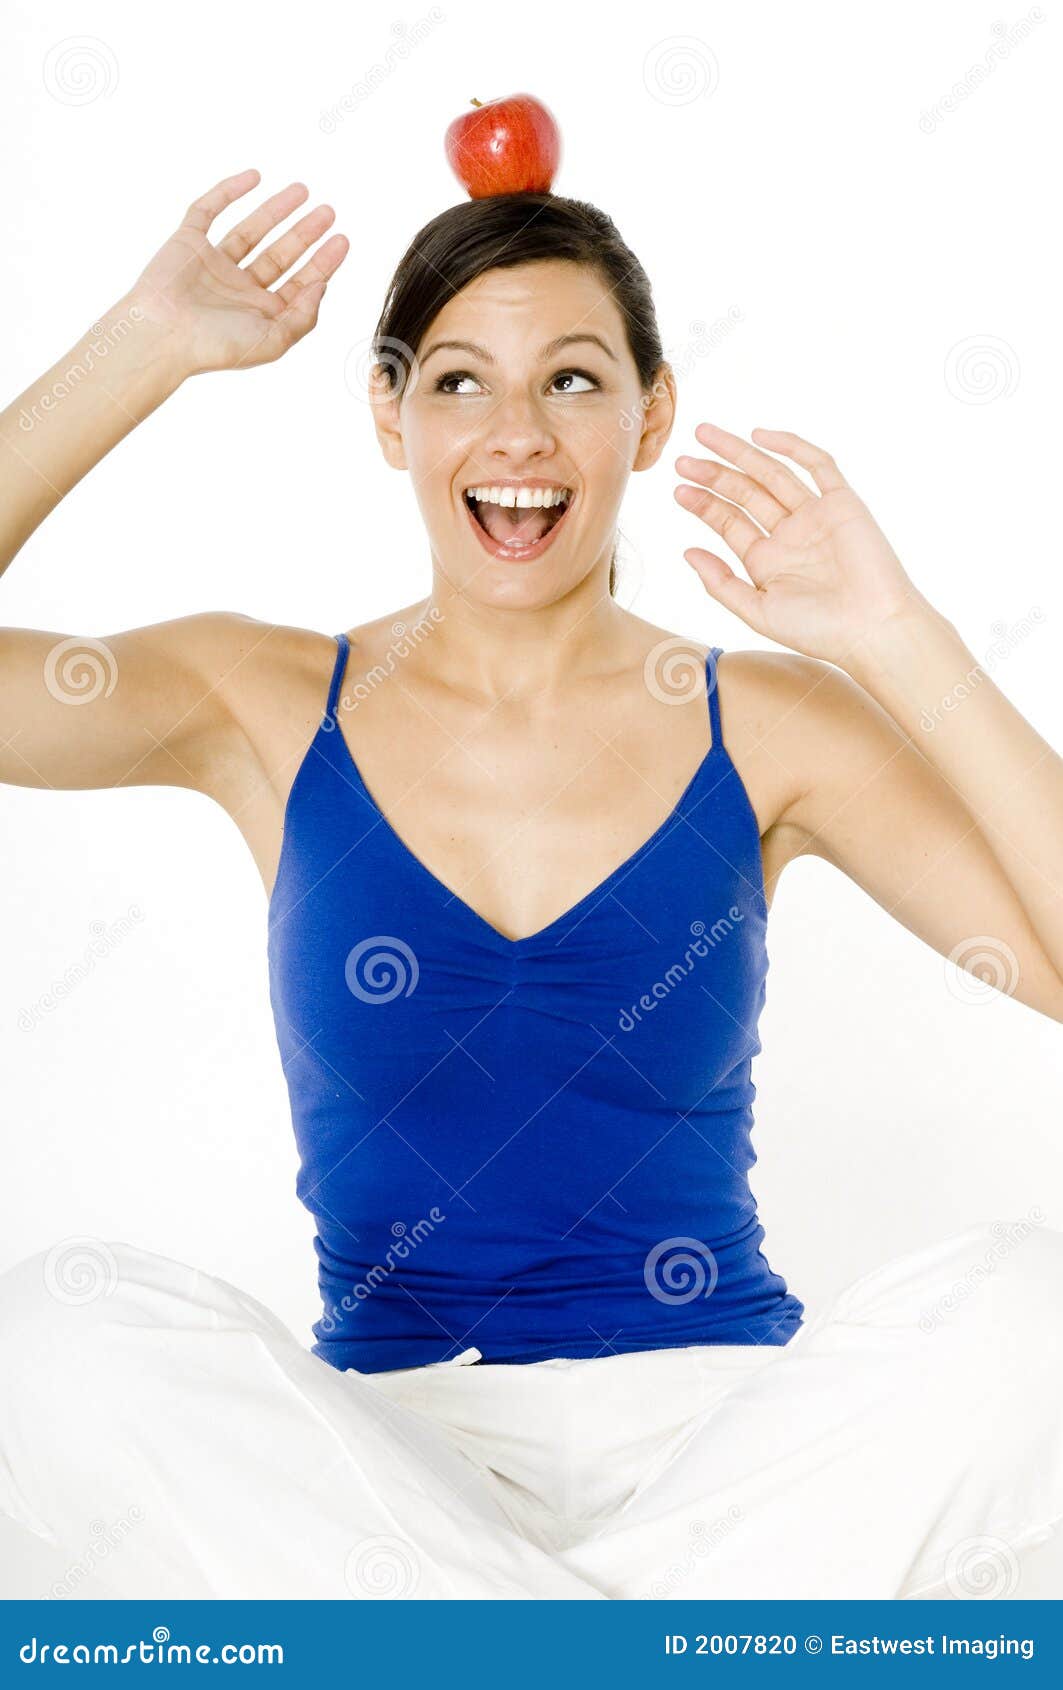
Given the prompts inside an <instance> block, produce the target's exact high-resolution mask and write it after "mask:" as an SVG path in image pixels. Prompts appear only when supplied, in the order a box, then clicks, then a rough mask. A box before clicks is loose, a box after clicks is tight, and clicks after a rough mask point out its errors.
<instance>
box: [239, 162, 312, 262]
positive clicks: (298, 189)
mask: <svg viewBox="0 0 1063 1690" xmlns="http://www.w3.org/2000/svg"><path fill="white" fill-rule="evenodd" d="M309 197H310V189H309V188H308V187H307V186H306V184H305V182H289V184H288V186H287V187H286V188H282V189H281V191H280V193H279V194H271V195H270V197H269V199H268V200H264V201H263V203H262V204H261V205H260V206H259V207H258V210H257V211H252V212H251V214H250V216H248V217H245V218H244V220H243V222H242V223H237V225H236V227H235V229H230V230H229V233H228V234H227V235H226V236H225V239H224V240H221V241H219V242H218V251H219V252H223V253H224V254H225V256H226V258H231V259H232V261H233V263H234V264H239V263H240V261H241V259H243V258H246V257H247V255H248V253H249V252H253V251H254V249H255V247H256V246H257V245H258V243H259V241H261V240H264V239H265V237H266V236H267V235H268V234H269V232H270V230H271V229H275V228H276V227H277V224H278V223H283V222H284V219H285V218H286V217H287V216H288V214H289V212H292V211H294V210H295V208H296V206H297V205H302V203H303V201H304V200H305V199H309Z"/></svg>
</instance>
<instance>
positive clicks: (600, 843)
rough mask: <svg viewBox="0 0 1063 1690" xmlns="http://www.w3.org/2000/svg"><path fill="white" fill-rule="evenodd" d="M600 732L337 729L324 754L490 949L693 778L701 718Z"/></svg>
mask: <svg viewBox="0 0 1063 1690" xmlns="http://www.w3.org/2000/svg"><path fill="white" fill-rule="evenodd" d="M674 715H675V713H674V712H668V713H667V714H666V717H665V719H664V720H662V721H659V720H657V719H654V720H653V722H652V723H651V724H647V723H645V722H644V723H642V724H632V725H629V726H627V727H621V728H619V729H618V728H616V727H615V726H614V727H613V728H612V731H611V733H609V734H608V735H607V733H606V731H605V729H604V726H600V725H599V724H598V723H597V722H596V721H595V720H594V717H593V714H592V713H590V712H588V713H586V714H585V715H584V717H583V719H581V720H579V721H571V720H570V721H568V722H566V723H565V724H564V725H563V726H556V727H552V728H549V727H544V726H542V725H536V724H535V723H532V722H528V723H524V724H522V723H520V722H519V721H514V720H513V719H507V720H505V721H494V720H491V719H490V718H488V719H486V720H484V721H482V722H481V723H479V724H478V725H477V726H476V727H475V728H474V729H473V731H472V732H466V733H465V734H464V735H463V736H462V737H461V738H457V737H455V736H453V735H452V734H450V733H449V732H448V731H447V730H446V729H445V728H444V727H442V726H441V725H440V724H433V725H432V726H431V728H426V727H425V726H424V725H423V724H422V726H421V731H420V732H413V731H411V729H412V724H407V725H406V731H404V732H403V731H401V730H397V729H396V727H394V726H392V725H391V724H390V723H387V722H385V721H383V720H382V719H380V718H378V719H377V720H375V721H374V720H370V719H369V718H368V717H365V718H363V719H362V720H360V721H359V720H357V719H356V720H354V721H351V720H342V719H341V721H340V723H339V732H340V735H341V736H342V743H337V744H336V746H335V747H334V749H335V750H336V752H337V753H338V754H339V758H340V762H341V764H342V763H343V762H345V761H348V762H349V765H350V771H351V773H352V775H353V777H354V778H355V779H356V781H357V783H358V784H359V786H360V787H361V788H362V790H363V792H364V794H365V795H366V797H367V798H368V799H369V800H370V801H371V804H372V807H373V810H374V812H375V814H376V815H377V816H379V818H380V825H381V826H382V827H384V828H386V829H387V831H388V832H389V833H390V834H391V835H393V836H394V839H395V840H396V842H397V844H398V846H400V847H401V849H402V850H403V851H405V852H406V853H408V854H409V856H410V857H411V858H414V859H416V860H417V862H418V863H419V864H420V865H421V866H422V867H423V868H425V869H426V870H428V871H429V872H430V873H431V874H432V876H433V877H434V878H435V879H437V880H438V881H439V882H440V883H441V884H443V885H444V886H445V887H447V888H448V889H449V890H450V891H451V892H453V893H455V894H456V895H457V896H458V897H459V898H460V899H461V900H462V901H463V902H464V903H465V904H467V905H469V906H470V907H471V908H472V909H473V910H475V911H476V912H477V913H478V915H479V916H480V918H481V919H482V920H483V921H484V922H485V923H487V924H488V925H489V926H491V927H493V928H494V929H496V930H497V931H498V932H499V933H500V934H501V935H502V936H504V937H506V938H508V939H510V940H516V939H519V938H521V937H522V936H525V935H530V934H533V933H536V932H538V931H539V930H541V929H542V928H543V927H545V926H547V925H548V924H549V923H550V922H552V921H554V920H555V919H556V918H557V917H559V916H560V915H562V914H563V913H564V912H566V911H568V910H569V909H571V908H572V907H573V906H574V905H575V904H577V903H578V902H579V901H580V900H581V899H582V898H584V897H585V896H586V895H587V894H588V893H590V892H592V891H593V890H594V889H595V888H597V887H599V886H600V885H601V884H602V883H603V882H605V881H607V880H608V878H609V877H610V876H611V875H612V874H613V873H614V872H615V871H616V870H618V869H619V868H622V867H623V865H624V864H625V863H626V862H627V861H628V860H629V859H630V858H631V857H632V856H633V854H635V853H636V852H638V851H639V850H640V849H642V848H643V847H644V846H645V845H646V843H647V842H648V841H649V840H651V838H652V837H653V836H654V835H655V834H656V833H657V831H658V830H659V829H660V828H661V827H662V826H663V825H664V824H665V823H666V822H667V821H668V819H669V817H670V816H672V814H673V813H674V811H675V808H676V805H677V804H678V803H679V801H680V799H681V798H682V796H683V794H684V792H685V791H686V790H687V789H688V788H689V786H690V784H691V782H692V780H694V779H695V777H696V776H697V774H698V771H699V769H701V767H702V766H703V764H704V762H705V760H706V758H707V756H708V754H709V749H710V742H711V734H710V729H709V724H708V720H707V718H703V715H702V712H697V713H693V712H691V713H688V714H687V715H686V716H685V717H684V718H683V719H682V720H675V719H673V718H674Z"/></svg>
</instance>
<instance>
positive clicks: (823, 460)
mask: <svg viewBox="0 0 1063 1690" xmlns="http://www.w3.org/2000/svg"><path fill="white" fill-rule="evenodd" d="M753 433H754V434H759V435H760V437H761V439H762V440H763V441H764V443H765V445H766V446H767V448H768V450H769V451H771V452H781V453H782V454H783V456H784V457H787V458H793V460H794V462H795V463H797V464H800V465H801V468H802V469H807V470H808V473H809V474H810V475H811V477H812V479H813V481H814V482H815V484H816V486H817V487H818V488H819V490H820V492H821V493H836V492H837V491H838V489H839V487H848V485H849V483H848V482H847V481H846V479H845V477H844V475H843V474H842V472H841V470H840V469H839V468H838V466H837V464H836V463H835V462H834V459H833V458H832V457H831V455H830V453H829V452H825V451H824V449H823V447H822V446H813V444H812V442H811V441H810V440H802V438H801V436H800V435H799V434H789V433H787V431H786V430H785V429H781V428H755V429H754V430H753Z"/></svg>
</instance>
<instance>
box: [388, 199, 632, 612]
mask: <svg viewBox="0 0 1063 1690" xmlns="http://www.w3.org/2000/svg"><path fill="white" fill-rule="evenodd" d="M547 258H552V259H558V258H566V259H570V260H571V261H572V262H573V263H575V264H588V265H591V266H592V267H593V268H594V269H596V270H597V271H598V272H599V274H600V275H601V277H602V279H603V281H604V282H605V285H606V286H607V287H608V289H609V291H610V293H611V294H612V296H613V298H614V299H615V300H616V303H617V306H618V308H619V310H620V314H621V316H622V317H623V319H624V327H625V329H626V332H627V341H628V346H629V347H630V350H631V356H632V358H633V359H634V361H635V368H636V369H637V371H638V376H639V381H640V382H641V384H642V389H643V392H644V393H647V392H648V391H649V389H650V388H651V386H652V384H653V381H654V378H655V376H656V375H657V372H658V370H659V369H660V366H661V364H662V362H663V360H664V352H663V348H662V346H661V337H660V333H659V331H658V328H657V315H656V312H655V310H654V305H653V295H652V292H651V289H650V283H649V278H648V277H647V275H646V272H645V270H644V269H643V268H642V265H641V264H640V263H639V261H638V259H637V258H636V257H635V254H634V253H633V252H632V251H631V248H630V247H629V246H628V245H627V244H626V243H625V242H624V241H623V240H622V239H621V237H620V233H619V231H618V229H617V227H616V225H615V223H614V222H613V220H612V218H611V217H607V216H606V214H605V212H604V211H599V210H598V207H597V206H594V205H589V204H587V202H586V201H585V200H573V199H564V198H560V197H559V196H557V195H556V194H550V193H521V194H494V195H491V196H490V197H489V198H486V199H477V200H473V199H470V200H463V201H462V203H461V204H460V205H454V206H451V207H450V209H449V210H448V211H442V212H440V214H439V216H438V217H433V218H432V221H431V222H430V223H426V224H425V226H424V228H423V229H420V230H419V231H418V233H417V234H416V235H415V236H414V238H413V240H412V241H411V242H410V245H409V246H408V247H407V249H406V251H405V253H404V254H403V256H402V259H401V260H400V262H399V265H398V268H397V269H396V271H395V274H394V276H393V277H392V279H391V284H390V286H389V288H388V293H387V299H386V300H385V302H384V309H383V311H382V312H381V314H380V321H379V322H378V323H377V326H376V332H375V334H374V336H373V354H374V357H375V358H376V360H377V362H378V364H379V365H380V366H381V368H382V369H383V371H384V373H385V376H386V380H387V384H388V386H389V388H390V389H391V392H392V394H393V395H395V394H397V395H398V396H399V397H401V395H402V392H403V390H404V388H405V386H406V382H407V380H408V377H409V371H410V360H411V358H413V357H416V354H417V351H418V348H419V347H420V345H421V341H422V339H423V337H424V335H425V333H426V332H427V330H428V328H429V326H430V325H431V323H432V322H433V321H434V319H435V317H436V316H437V315H438V313H439V312H440V311H441V310H442V309H443V306H444V305H445V304H446V303H447V301H448V300H449V299H450V298H452V297H453V295H454V294H456V293H458V292H460V290H461V289H462V288H463V287H465V286H466V285H467V283H469V282H471V281H473V280H474V279H475V278H476V277H477V276H481V275H483V273H484V272H485V271H486V270H499V269H509V268H511V267H512V266H513V265H515V264H528V263H531V262H534V261H535V260H537V259H547ZM615 590H616V552H615V551H614V553H613V558H612V562H611V564H610V568H609V591H610V593H612V592H615Z"/></svg>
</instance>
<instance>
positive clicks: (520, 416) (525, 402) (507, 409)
mask: <svg viewBox="0 0 1063 1690" xmlns="http://www.w3.org/2000/svg"><path fill="white" fill-rule="evenodd" d="M554 446H555V441H554V433H553V429H552V427H551V425H550V419H549V417H548V416H547V415H546V414H545V412H544V411H543V408H542V406H541V405H540V404H539V403H538V402H537V400H536V398H535V396H534V394H531V393H528V392H526V391H523V390H521V389H514V390H513V391H511V392H508V393H504V394H502V395H500V396H499V398H498V400H497V401H496V403H495V404H494V405H492V407H491V414H490V416H489V417H488V418H487V419H486V422H485V427H484V432H483V436H482V439H481V450H482V451H483V453H484V455H485V457H486V458H488V459H491V460H493V461H494V462H495V463H501V462H510V461H512V462H515V463H520V462H523V461H524V460H525V459H527V458H536V457H548V456H549V455H550V453H551V452H553V450H554Z"/></svg>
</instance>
